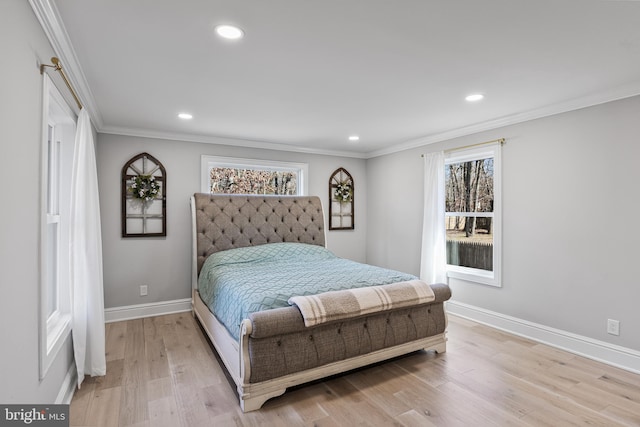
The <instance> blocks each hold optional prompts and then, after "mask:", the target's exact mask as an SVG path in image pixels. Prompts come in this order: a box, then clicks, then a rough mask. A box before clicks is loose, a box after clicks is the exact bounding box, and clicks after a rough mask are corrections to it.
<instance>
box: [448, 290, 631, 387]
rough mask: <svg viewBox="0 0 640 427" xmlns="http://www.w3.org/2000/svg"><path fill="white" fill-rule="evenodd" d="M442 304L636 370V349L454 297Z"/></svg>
mask: <svg viewBox="0 0 640 427" xmlns="http://www.w3.org/2000/svg"><path fill="white" fill-rule="evenodd" d="M446 307H447V312H448V313H449V314H453V315H455V316H459V317H463V318H465V319H469V320H473V321H475V322H478V323H482V324H483V325H487V326H490V327H492V328H496V329H499V330H501V331H505V332H509V333H511V334H514V335H518V336H521V337H524V338H529V339H532V340H534V341H537V342H540V343H542V344H547V345H550V346H552V347H556V348H559V349H561V350H565V351H568V352H570V353H574V354H577V355H580V356H584V357H587V358H589V359H593V360H596V361H598V362H602V363H606V364H608V365H611V366H615V367H618V368H621V369H624V370H627V371H630V372H634V373H636V374H640V352H639V351H636V350H633V349H630V348H626V347H621V346H617V345H615V344H610V343H607V342H604V341H599V340H595V339H592V338H589V337H585V336H581V335H577V334H573V333H571V332H567V331H563V330H560V329H555V328H551V327H548V326H545V325H540V324H537V323H533V322H529V321H527V320H523V319H518V318H516V317H511V316H507V315H505V314H501V313H496V312H494V311H490V310H485V309H483V308H480V307H475V306H472V305H468V304H465V303H461V302H457V301H451V300H450V301H448V302H447V303H446Z"/></svg>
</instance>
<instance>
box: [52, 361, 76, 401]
mask: <svg viewBox="0 0 640 427" xmlns="http://www.w3.org/2000/svg"><path fill="white" fill-rule="evenodd" d="M76 384H78V370H77V369H76V362H75V361H74V362H73V363H71V366H69V370H68V371H67V375H65V377H64V380H63V381H62V386H61V387H60V391H59V392H58V396H56V401H55V403H56V405H59V404H61V405H69V404H71V399H72V398H73V394H74V393H75V392H76Z"/></svg>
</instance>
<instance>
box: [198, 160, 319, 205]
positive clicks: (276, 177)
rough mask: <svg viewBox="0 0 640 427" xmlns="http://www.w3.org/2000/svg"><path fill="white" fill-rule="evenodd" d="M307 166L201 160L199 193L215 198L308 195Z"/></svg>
mask: <svg viewBox="0 0 640 427" xmlns="http://www.w3.org/2000/svg"><path fill="white" fill-rule="evenodd" d="M308 169H309V165H308V164H307V163H291V162H278V161H272V160H255V159H238V158H233V157H217V156H206V155H203V156H202V164H201V175H202V176H201V184H200V187H201V188H200V191H201V192H203V193H216V194H264V195H290V196H304V195H305V194H307V173H308Z"/></svg>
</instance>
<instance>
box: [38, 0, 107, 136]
mask: <svg viewBox="0 0 640 427" xmlns="http://www.w3.org/2000/svg"><path fill="white" fill-rule="evenodd" d="M29 3H30V4H31V8H32V9H33V12H34V13H35V15H36V17H37V18H38V21H40V25H41V26H42V29H43V30H44V32H45V35H46V36H47V38H48V39H49V43H51V47H52V48H53V51H54V52H55V54H56V56H57V57H58V58H59V59H60V61H61V62H62V66H63V68H64V71H65V74H66V75H67V77H68V78H69V81H70V82H71V85H72V86H73V88H74V89H75V91H76V93H77V94H78V97H79V98H80V101H81V102H82V105H83V106H84V108H86V110H87V112H88V113H89V116H91V119H92V122H93V124H94V126H95V127H96V128H97V129H98V130H99V129H100V128H102V127H103V125H104V123H103V121H102V116H101V115H100V112H99V110H98V107H97V106H96V102H95V98H94V97H93V94H92V93H91V89H90V88H89V85H88V84H87V79H86V77H85V75H84V72H83V71H82V67H80V62H79V61H78V58H77V56H76V53H75V51H74V49H73V45H72V44H71V39H70V38H69V35H68V34H67V30H66V29H65V27H64V24H63V23H62V19H61V17H60V13H59V12H58V9H57V8H56V5H55V3H54V2H53V0H29Z"/></svg>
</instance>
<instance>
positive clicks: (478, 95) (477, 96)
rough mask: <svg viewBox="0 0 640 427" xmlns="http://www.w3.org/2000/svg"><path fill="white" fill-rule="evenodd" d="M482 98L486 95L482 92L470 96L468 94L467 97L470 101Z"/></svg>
mask: <svg viewBox="0 0 640 427" xmlns="http://www.w3.org/2000/svg"><path fill="white" fill-rule="evenodd" d="M482 98H484V95H483V94H481V93H474V94H471V95H469V96H467V97H466V98H465V99H466V100H467V101H469V102H475V101H480V100H481V99H482Z"/></svg>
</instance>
